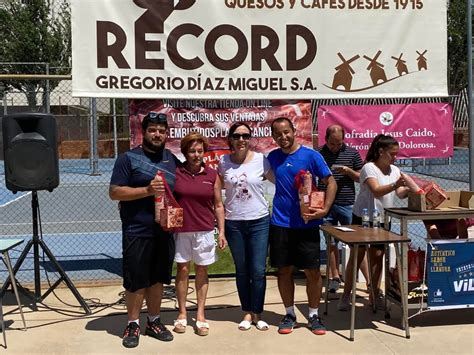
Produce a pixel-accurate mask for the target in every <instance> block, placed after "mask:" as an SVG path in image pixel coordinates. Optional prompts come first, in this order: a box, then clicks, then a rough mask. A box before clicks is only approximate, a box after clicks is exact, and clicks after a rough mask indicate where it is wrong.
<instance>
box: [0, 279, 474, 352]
mask: <svg viewBox="0 0 474 355" xmlns="http://www.w3.org/2000/svg"><path fill="white" fill-rule="evenodd" d="M296 283H297V285H296V291H295V295H296V296H295V301H296V309H297V317H298V322H299V325H300V327H299V328H297V329H295V330H294V331H293V333H292V334H289V335H280V334H278V333H277V325H278V322H279V320H280V319H281V317H282V315H283V311H284V307H283V305H282V304H281V300H280V296H279V293H278V288H277V282H276V279H275V278H274V277H269V279H268V285H267V296H266V304H265V312H264V316H263V318H264V319H265V320H266V321H267V322H268V323H269V324H270V329H269V330H268V331H259V330H257V329H256V328H255V327H252V329H250V330H248V331H240V330H238V328H237V325H238V323H239V322H240V320H241V311H240V308H239V306H238V305H239V301H238V295H237V292H236V288H235V281H234V280H233V279H211V280H210V287H209V294H208V302H207V311H206V317H207V319H208V321H209V324H210V334H209V336H207V337H199V336H198V335H196V334H194V332H193V328H192V325H194V321H193V320H192V319H191V318H192V317H194V315H195V312H193V311H191V312H190V313H189V319H188V329H187V332H186V333H185V334H174V336H175V339H174V341H172V342H170V343H163V342H160V341H158V340H155V339H153V338H151V337H147V336H143V335H142V336H141V337H140V344H139V346H138V347H137V348H134V349H126V348H124V347H123V346H122V345H121V336H122V332H123V330H124V326H125V325H126V312H125V306H124V304H123V302H122V297H121V292H122V287H121V286H120V285H112V286H101V287H81V288H79V292H80V294H81V295H82V297H83V298H84V299H85V300H86V301H87V302H88V304H90V305H91V309H92V312H93V314H92V315H85V314H84V312H83V310H82V308H80V307H79V306H78V304H77V301H76V299H75V298H74V296H73V295H72V293H71V292H70V290H69V289H67V288H61V289H57V290H56V291H55V294H51V295H49V296H48V297H47V299H46V300H45V301H44V303H43V304H38V305H37V306H38V308H37V310H32V309H31V308H30V307H31V306H32V305H31V304H29V303H30V301H29V300H28V298H26V297H22V302H23V304H24V308H23V310H24V312H25V318H26V322H27V326H28V330H27V331H23V330H22V329H21V328H22V322H21V317H20V313H19V311H18V308H17V307H15V301H14V297H13V296H12V295H11V294H10V293H8V294H7V295H5V297H4V299H3V303H4V305H3V308H4V313H5V322H6V324H7V326H8V328H7V330H6V335H7V345H8V349H7V350H6V351H7V352H8V353H12V354H14V353H15V354H43V353H49V354H51V353H57V354H74V353H77V354H117V353H130V354H131V353H142V354H156V353H161V354H164V353H166V354H237V353H242V354H289V353H295V354H319V353H325V354H327V353H330V354H371V353H374V354H447V353H451V354H474V325H473V322H474V310H472V309H463V310H451V311H436V312H426V313H423V314H421V315H418V316H416V317H414V318H412V319H411V320H410V325H411V339H406V338H405V337H404V334H405V333H404V331H403V330H402V329H400V323H401V321H400V311H399V310H398V307H395V306H393V307H392V313H391V315H392V316H391V319H388V320H386V319H385V318H384V314H383V312H378V313H377V314H372V312H371V310H370V309H369V307H368V306H367V298H366V296H367V294H366V293H365V292H364V291H362V290H360V291H359V292H358V295H359V297H358V303H357V306H358V307H357V311H356V331H355V341H354V342H350V341H349V340H348V338H349V322H350V312H339V311H337V310H336V304H337V298H338V296H339V294H337V295H331V297H330V299H331V300H332V301H330V304H329V314H328V315H326V316H324V315H323V314H322V308H323V306H321V309H320V315H321V316H322V317H323V322H324V323H325V325H326V326H327V328H328V332H327V334H326V335H324V336H316V335H313V334H312V333H311V332H310V331H309V330H308V329H307V328H306V326H305V325H306V322H307V304H306V293H305V287H304V283H305V280H304V279H298V280H296ZM190 286H191V287H190V294H189V300H190V303H189V306H190V307H192V306H193V302H194V301H195V293H194V285H193V284H192V283H191V284H190ZM339 292H341V291H339ZM56 296H57V297H56ZM171 296H172V295H171ZM176 314H177V312H176V310H175V301H174V300H173V299H166V300H164V302H163V311H162V319H163V323H164V324H165V325H167V326H168V327H169V329H171V328H172V323H173V319H174V318H175V317H176ZM145 322H146V311H144V312H143V313H142V316H141V325H142V332H144V327H145ZM0 342H1V343H2V345H3V341H2V338H1V337H0ZM0 351H1V350H0Z"/></svg>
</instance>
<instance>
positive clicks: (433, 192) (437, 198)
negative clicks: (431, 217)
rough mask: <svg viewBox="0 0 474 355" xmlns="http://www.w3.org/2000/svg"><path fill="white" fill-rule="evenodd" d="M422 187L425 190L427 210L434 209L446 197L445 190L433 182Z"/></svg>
mask: <svg viewBox="0 0 474 355" xmlns="http://www.w3.org/2000/svg"><path fill="white" fill-rule="evenodd" d="M423 189H424V191H425V199H426V209H428V210H432V209H435V208H436V207H438V206H439V205H441V204H442V203H443V202H444V201H445V200H446V199H447V198H448V196H447V195H446V191H444V190H443V189H442V188H441V187H439V185H437V184H435V183H434V182H431V183H429V184H428V185H426V186H425V187H424V188H423Z"/></svg>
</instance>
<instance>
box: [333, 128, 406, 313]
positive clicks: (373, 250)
mask: <svg viewBox="0 0 474 355" xmlns="http://www.w3.org/2000/svg"><path fill="white" fill-rule="evenodd" d="M399 150H400V147H399V145H398V142H397V141H396V140H395V139H394V138H393V137H392V136H388V135H384V134H379V135H377V136H376V137H375V138H374V140H373V141H372V144H371V146H370V148H369V151H368V152H367V157H366V162H367V163H366V164H365V165H364V166H363V167H362V170H361V171H360V179H359V182H360V192H359V195H358V196H357V198H356V201H355V203H354V208H353V216H352V223H353V224H362V211H363V210H364V209H365V208H366V209H367V211H368V213H369V219H370V221H371V222H372V216H373V210H374V208H376V209H377V210H378V211H379V213H380V220H381V221H383V220H384V208H386V207H393V206H394V204H395V197H398V198H406V197H407V195H408V187H405V178H404V175H403V174H402V173H401V172H400V169H399V168H398V167H396V166H395V165H393V163H394V162H395V160H396V158H397V154H398V151H399ZM382 226H383V225H382ZM365 252H366V248H364V247H360V248H359V253H358V255H357V268H359V266H360V263H361V262H362V260H363V258H364V255H365ZM383 255H384V248H383V245H377V244H371V245H370V246H369V248H368V256H369V261H370V262H369V264H370V267H371V272H372V285H373V287H372V289H373V292H371V293H370V303H371V304H372V302H373V299H372V295H373V297H375V299H376V300H377V299H379V287H378V285H379V284H380V279H381V276H382V267H383ZM353 258H354V255H353V249H351V254H350V257H349V261H348V262H347V268H346V277H345V283H344V292H343V294H342V296H341V299H340V301H339V304H338V309H339V310H341V311H347V310H349V298H350V294H351V290H352V273H353Z"/></svg>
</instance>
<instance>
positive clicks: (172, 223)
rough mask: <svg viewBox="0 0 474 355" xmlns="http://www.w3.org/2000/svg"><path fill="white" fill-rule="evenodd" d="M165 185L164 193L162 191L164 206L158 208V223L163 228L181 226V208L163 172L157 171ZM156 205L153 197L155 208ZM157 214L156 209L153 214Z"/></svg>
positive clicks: (168, 228)
mask: <svg viewBox="0 0 474 355" xmlns="http://www.w3.org/2000/svg"><path fill="white" fill-rule="evenodd" d="M157 175H159V176H160V177H161V179H162V181H163V184H164V185H165V193H164V199H163V200H164V208H161V209H159V217H160V219H159V224H160V225H161V226H162V227H163V229H166V230H170V229H173V228H180V227H182V226H183V222H184V221H183V219H184V218H183V209H182V208H181V206H180V205H179V204H178V202H177V201H176V200H175V198H174V196H173V193H172V192H171V189H170V187H169V185H168V183H167V182H166V179H165V177H164V176H163V173H161V172H158V173H157ZM156 205H157V201H156V197H155V208H156ZM156 215H157V211H155V216H156Z"/></svg>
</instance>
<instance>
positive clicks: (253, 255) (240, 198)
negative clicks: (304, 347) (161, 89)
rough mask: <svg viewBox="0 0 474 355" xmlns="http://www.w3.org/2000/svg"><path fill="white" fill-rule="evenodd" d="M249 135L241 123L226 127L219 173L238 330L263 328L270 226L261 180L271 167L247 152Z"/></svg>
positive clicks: (270, 178)
mask: <svg viewBox="0 0 474 355" xmlns="http://www.w3.org/2000/svg"><path fill="white" fill-rule="evenodd" d="M251 137H252V131H251V129H250V127H249V125H247V124H246V123H240V122H238V123H235V124H233V125H232V126H231V127H230V129H229V136H228V142H229V147H230V149H231V151H232V153H231V154H228V155H224V156H223V157H222V158H221V161H220V163H219V167H218V173H219V175H220V176H221V179H222V181H223V185H224V188H225V201H224V206H225V233H226V237H227V242H228V245H229V247H230V250H231V252H232V257H233V259H234V263H235V269H236V283H237V290H238V293H239V298H240V303H241V305H242V310H243V312H244V316H243V320H242V321H241V322H240V324H239V329H240V330H248V329H250V328H251V325H252V324H255V326H256V327H257V329H259V330H267V329H268V324H267V323H266V322H265V321H263V320H262V319H261V313H262V311H263V304H264V300H265V289H266V277H265V267H266V259H267V250H268V233H269V225H270V217H269V209H268V202H267V200H266V199H265V196H264V189H263V180H265V179H268V180H270V181H272V182H273V180H274V179H273V173H272V170H271V169H270V164H269V162H268V160H267V158H265V156H264V155H263V154H261V153H257V152H254V151H252V150H251V149H250V139H251Z"/></svg>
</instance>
